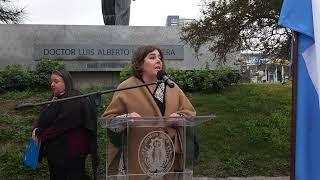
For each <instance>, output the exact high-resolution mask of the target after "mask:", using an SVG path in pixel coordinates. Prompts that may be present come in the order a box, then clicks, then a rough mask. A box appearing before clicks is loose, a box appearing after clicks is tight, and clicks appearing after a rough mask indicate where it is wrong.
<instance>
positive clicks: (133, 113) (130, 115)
mask: <svg viewBox="0 0 320 180" xmlns="http://www.w3.org/2000/svg"><path fill="white" fill-rule="evenodd" d="M127 117H141V116H140V114H138V113H136V112H132V113H128V115H127Z"/></svg>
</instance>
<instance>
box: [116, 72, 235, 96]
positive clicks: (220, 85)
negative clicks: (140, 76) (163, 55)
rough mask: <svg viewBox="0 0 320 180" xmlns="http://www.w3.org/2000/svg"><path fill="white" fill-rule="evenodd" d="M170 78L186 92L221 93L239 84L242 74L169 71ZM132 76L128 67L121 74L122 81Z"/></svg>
mask: <svg viewBox="0 0 320 180" xmlns="http://www.w3.org/2000/svg"><path fill="white" fill-rule="evenodd" d="M168 74H169V76H170V78H171V79H172V80H173V81H175V82H176V83H177V84H178V85H179V87H180V88H181V89H182V90H183V91H186V92H219V91H221V90H222V89H224V88H225V87H227V86H228V85H230V84H233V83H238V82H239V80H240V74H239V73H238V72H236V71H234V70H232V69H230V68H219V69H217V70H210V69H209V68H204V69H199V70H177V69H168ZM130 76H131V69H130V67H129V66H126V67H125V68H124V69H123V70H122V71H121V72H120V81H124V80H126V79H127V78H129V77H130Z"/></svg>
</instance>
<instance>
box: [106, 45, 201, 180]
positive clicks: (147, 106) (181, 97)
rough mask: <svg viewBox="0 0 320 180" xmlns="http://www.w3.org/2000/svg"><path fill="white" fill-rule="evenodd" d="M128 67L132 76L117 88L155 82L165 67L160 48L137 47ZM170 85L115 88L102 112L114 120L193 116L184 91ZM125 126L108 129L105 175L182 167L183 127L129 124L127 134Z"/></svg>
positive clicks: (173, 170) (162, 172)
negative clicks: (124, 144) (128, 88)
mask: <svg viewBox="0 0 320 180" xmlns="http://www.w3.org/2000/svg"><path fill="white" fill-rule="evenodd" d="M131 69H132V76H131V77H130V78H128V79H127V80H125V81H123V82H122V83H121V84H120V85H119V86H118V88H126V87H130V86H133V85H138V84H142V83H152V82H156V81H157V80H158V79H157V74H158V75H159V72H160V71H164V70H165V64H164V58H163V53H162V51H161V49H160V48H158V47H156V46H150V45H148V46H142V47H139V48H138V49H137V50H136V51H135V52H134V54H133V57H132V61H131ZM158 78H159V77H158ZM171 87H172V86H171ZM171 87H169V86H167V85H166V84H165V83H160V84H154V85H149V86H146V87H141V88H135V89H130V90H126V91H119V92H116V93H115V94H114V95H113V98H112V101H111V103H110V104H109V106H108V107H107V109H106V111H105V112H104V113H103V115H102V116H103V117H106V118H112V120H115V121H116V120H117V118H115V117H119V118H128V119H130V118H132V117H142V118H143V117H180V116H195V115H196V112H195V109H194V108H193V106H192V104H191V103H190V101H189V100H188V98H187V97H186V95H185V94H184V93H183V91H182V90H181V89H180V88H179V87H178V86H177V84H174V87H172V88H171ZM133 119H134V118H133ZM176 119H178V118H176ZM131 120H132V119H131ZM160 120H163V119H161V118H160ZM125 128H126V127H123V128H121V127H120V128H115V129H108V135H109V137H110V142H111V143H110V144H109V148H108V166H107V167H108V175H118V174H119V175H121V174H126V173H128V174H136V175H137V176H135V177H134V176H132V177H131V178H132V179H143V178H142V176H139V175H141V174H145V175H148V176H153V175H157V174H166V173H167V172H181V171H183V167H182V160H183V154H182V148H183V145H182V142H183V140H182V139H181V138H182V137H183V130H182V128H178V127H177V126H174V125H171V126H167V127H150V128H130V130H129V131H128V133H129V134H126V132H127V129H125ZM152 133H153V134H152ZM120 134H122V135H123V134H124V136H126V138H128V142H127V143H128V146H127V147H128V149H126V148H124V147H123V146H122V145H121V144H122V142H119V141H121V138H120V139H119V138H117V137H119V136H117V135H120ZM155 135H157V136H155ZM166 138H167V139H166ZM148 141H149V142H148ZM171 151H172V152H171ZM126 155H128V157H126ZM126 166H128V167H126ZM131 178H130V179H131Z"/></svg>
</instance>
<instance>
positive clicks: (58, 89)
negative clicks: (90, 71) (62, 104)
mask: <svg viewBox="0 0 320 180" xmlns="http://www.w3.org/2000/svg"><path fill="white" fill-rule="evenodd" d="M65 89H66V86H65V84H64V81H63V79H62V77H61V76H59V75H57V74H52V75H51V90H52V92H53V94H54V95H55V96H59V95H62V94H64V92H65Z"/></svg>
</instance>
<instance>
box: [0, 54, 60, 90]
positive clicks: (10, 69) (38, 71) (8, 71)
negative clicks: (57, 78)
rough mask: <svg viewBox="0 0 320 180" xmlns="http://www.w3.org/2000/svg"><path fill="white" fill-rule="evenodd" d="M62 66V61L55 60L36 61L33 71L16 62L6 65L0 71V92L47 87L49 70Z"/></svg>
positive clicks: (58, 68)
mask: <svg viewBox="0 0 320 180" xmlns="http://www.w3.org/2000/svg"><path fill="white" fill-rule="evenodd" d="M63 67H64V66H63V62H62V61H56V60H40V61H38V63H37V64H36V67H35V71H32V70H30V68H23V67H22V66H21V65H17V64H13V65H8V66H6V67H5V68H4V69H2V71H0V92H4V91H22V90H27V89H32V90H34V89H37V90H42V89H48V87H50V86H49V85H50V83H49V75H50V74H51V72H52V71H53V70H60V69H63Z"/></svg>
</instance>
